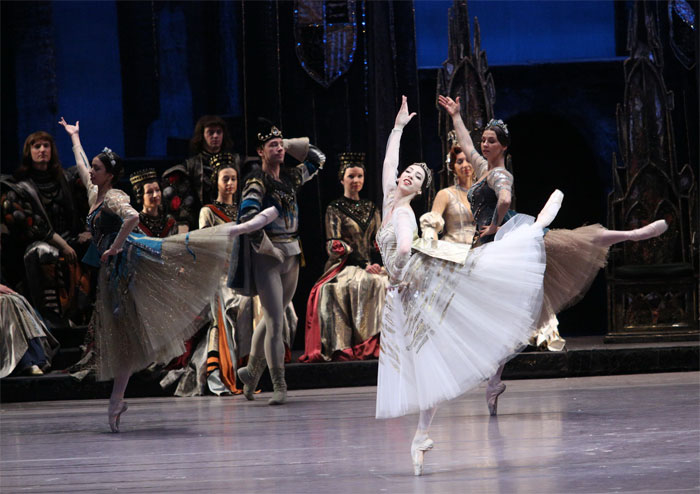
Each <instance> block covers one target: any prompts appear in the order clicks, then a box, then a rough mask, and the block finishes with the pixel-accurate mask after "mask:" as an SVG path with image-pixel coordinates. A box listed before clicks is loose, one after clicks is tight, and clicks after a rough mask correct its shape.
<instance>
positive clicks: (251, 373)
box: [236, 355, 267, 401]
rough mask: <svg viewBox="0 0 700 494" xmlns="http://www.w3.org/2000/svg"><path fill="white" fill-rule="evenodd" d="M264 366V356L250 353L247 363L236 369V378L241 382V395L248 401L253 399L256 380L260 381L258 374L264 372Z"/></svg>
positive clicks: (265, 365)
mask: <svg viewBox="0 0 700 494" xmlns="http://www.w3.org/2000/svg"><path fill="white" fill-rule="evenodd" d="M265 367H267V363H266V362H265V358H264V357H256V356H255V355H251V356H250V358H248V365H247V366H246V367H241V368H240V369H238V370H237V371H236V374H238V378H239V379H240V380H241V382H242V383H243V396H245V397H246V399H247V400H248V401H253V400H254V399H255V388H257V387H258V381H260V376H262V374H263V372H265Z"/></svg>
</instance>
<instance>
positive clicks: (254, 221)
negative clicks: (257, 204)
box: [227, 206, 279, 237]
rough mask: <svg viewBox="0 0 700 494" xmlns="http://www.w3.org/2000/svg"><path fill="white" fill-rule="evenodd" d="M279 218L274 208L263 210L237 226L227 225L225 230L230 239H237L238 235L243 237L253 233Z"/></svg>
mask: <svg viewBox="0 0 700 494" xmlns="http://www.w3.org/2000/svg"><path fill="white" fill-rule="evenodd" d="M278 216H279V211H277V208H275V207H274V206H270V207H269V208H266V209H263V210H262V211H260V212H259V213H258V214H256V215H255V216H253V217H251V218H250V219H248V220H247V221H245V222H243V223H239V224H237V225H236V224H233V223H230V224H229V225H230V226H229V225H227V227H228V228H227V229H228V232H229V236H230V237H237V236H238V235H244V234H246V233H251V232H255V231H258V230H261V229H263V228H265V226H266V225H268V224H270V223H272V222H273V221H275V219H277V217H278Z"/></svg>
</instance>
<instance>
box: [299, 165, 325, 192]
mask: <svg viewBox="0 0 700 494" xmlns="http://www.w3.org/2000/svg"><path fill="white" fill-rule="evenodd" d="M319 170H320V168H319V166H318V165H317V164H315V163H312V162H311V161H309V160H305V161H304V162H303V163H301V164H299V165H297V166H296V172H297V174H298V175H299V182H300V183H299V186H300V187H301V186H302V185H304V184H305V183H306V182H308V181H309V180H311V179H312V178H314V177H315V176H316V174H317V173H318V171H319Z"/></svg>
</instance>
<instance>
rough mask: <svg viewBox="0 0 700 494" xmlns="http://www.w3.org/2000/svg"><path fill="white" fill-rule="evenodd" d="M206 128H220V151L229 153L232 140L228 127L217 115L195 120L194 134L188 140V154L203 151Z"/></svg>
mask: <svg viewBox="0 0 700 494" xmlns="http://www.w3.org/2000/svg"><path fill="white" fill-rule="evenodd" d="M207 127H221V130H222V131H223V133H224V136H223V139H222V140H221V151H230V150H231V149H232V148H233V140H232V139H231V134H229V131H228V126H227V125H226V122H225V121H224V119H223V118H221V117H219V116H217V115H204V116H202V117H200V118H199V120H197V124H196V125H195V126H194V132H193V133H192V139H190V152H191V153H192V154H193V155H194V154H199V153H201V152H202V151H203V150H204V144H205V141H204V129H206V128H207Z"/></svg>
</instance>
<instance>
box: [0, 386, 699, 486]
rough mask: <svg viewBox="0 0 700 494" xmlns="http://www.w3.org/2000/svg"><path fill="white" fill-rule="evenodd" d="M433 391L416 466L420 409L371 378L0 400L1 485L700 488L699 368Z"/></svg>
mask: <svg viewBox="0 0 700 494" xmlns="http://www.w3.org/2000/svg"><path fill="white" fill-rule="evenodd" d="M507 384H508V390H507V391H506V393H505V394H504V395H503V396H502V398H501V401H500V403H499V412H500V415H499V416H498V417H497V418H495V419H493V418H490V417H489V416H488V413H487V410H486V406H485V403H484V398H483V396H484V390H483V388H480V389H477V390H474V391H472V392H470V393H468V394H466V395H464V396H463V397H462V398H460V399H458V400H455V401H453V402H450V403H449V404H445V405H444V406H443V407H441V408H440V409H439V410H438V413H437V415H436V417H435V420H434V422H433V427H432V429H431V437H432V438H433V439H434V440H435V449H434V450H433V451H431V452H430V453H428V454H427V455H426V464H425V472H426V474H425V475H424V476H423V477H413V475H412V467H411V461H410V455H409V447H410V441H411V437H412V435H413V432H414V429H415V426H416V421H417V417H416V416H409V417H403V418H399V419H393V420H375V419H374V398H375V396H374V395H375V388H373V387H366V388H336V389H322V390H306V391H293V392H291V393H290V400H289V403H288V404H287V405H285V406H282V407H270V406H267V405H266V401H267V396H269V394H268V393H263V394H261V395H258V396H257V400H256V401H255V402H247V401H245V399H244V398H243V397H242V396H236V397H224V398H217V397H202V398H171V397H169V398H139V399H131V400H129V405H130V408H129V411H128V412H127V413H126V414H124V416H123V419H122V433H121V434H112V433H110V432H109V431H108V427H107V420H106V408H107V401H106V400H82V401H53V402H26V403H10V404H3V405H2V406H1V407H0V447H1V449H0V491H1V492H3V493H10V492H12V493H14V492H45V493H54V492H72V493H74V492H89V493H98V492H105V491H119V492H133V493H146V492H159V493H200V492H201V493H218V492H222V493H223V492H226V493H255V494H258V493H264V492H280V493H312V492H316V493H328V494H342V493H350V492H352V493H365V492H366V493H384V492H386V493H430V492H435V493H451V492H455V493H465V492H470V493H502V494H506V493H508V494H510V493H608V492H614V493H685V492H698V491H699V490H700V373H698V372H686V373H672V374H638V375H623V376H606V377H584V378H569V379H546V380H545V379H538V380H518V381H508V382H507Z"/></svg>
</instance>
